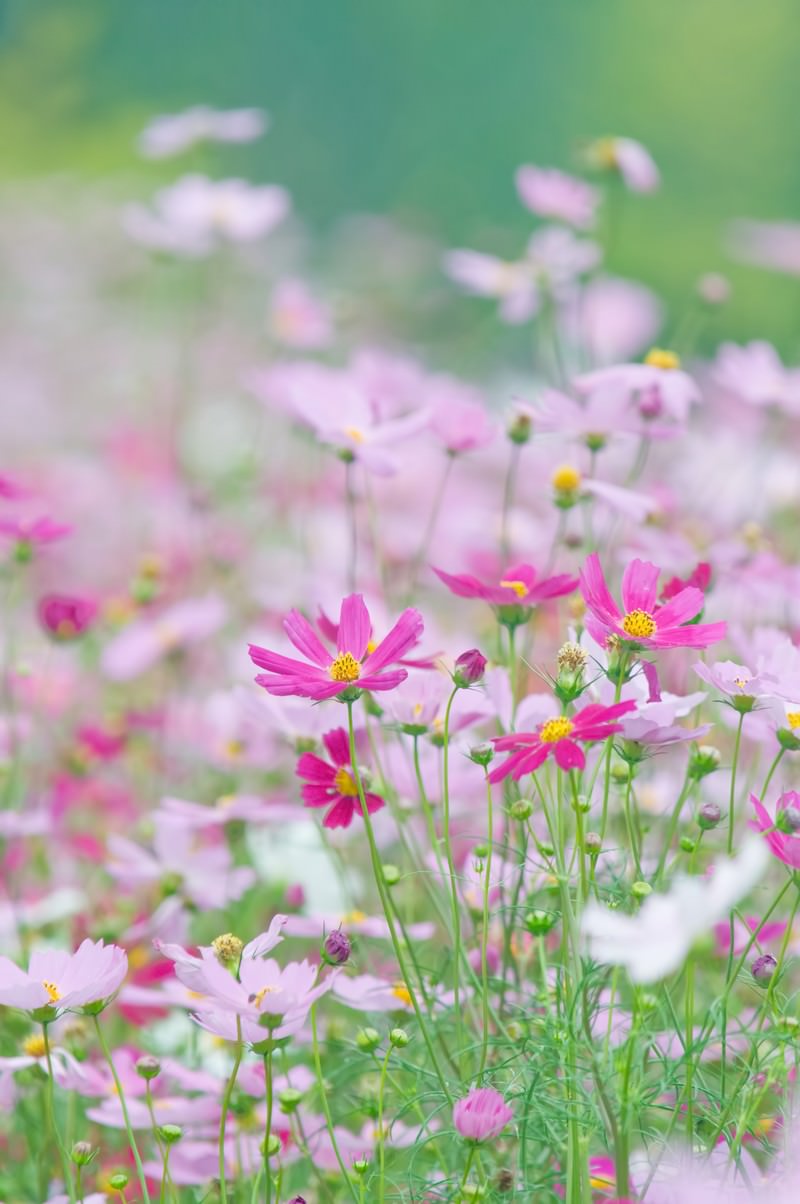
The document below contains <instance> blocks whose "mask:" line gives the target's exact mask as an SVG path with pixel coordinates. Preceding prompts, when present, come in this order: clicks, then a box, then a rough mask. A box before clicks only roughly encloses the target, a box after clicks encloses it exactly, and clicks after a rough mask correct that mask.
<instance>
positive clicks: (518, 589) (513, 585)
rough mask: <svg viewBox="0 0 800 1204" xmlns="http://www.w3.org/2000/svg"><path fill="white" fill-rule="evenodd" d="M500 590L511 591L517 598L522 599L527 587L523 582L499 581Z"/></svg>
mask: <svg viewBox="0 0 800 1204" xmlns="http://www.w3.org/2000/svg"><path fill="white" fill-rule="evenodd" d="M500 588H501V589H510V590H513V591H514V593H515V594H516V595H517V597H518V598H524V597H525V595H526V594H527V592H528V587H527V585H526V584H525V582H524V581H501V582H500Z"/></svg>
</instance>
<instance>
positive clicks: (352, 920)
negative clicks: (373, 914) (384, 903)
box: [342, 908, 367, 924]
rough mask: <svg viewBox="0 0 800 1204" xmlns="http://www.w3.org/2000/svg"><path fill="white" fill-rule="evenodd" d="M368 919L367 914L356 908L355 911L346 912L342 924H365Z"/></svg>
mask: <svg viewBox="0 0 800 1204" xmlns="http://www.w3.org/2000/svg"><path fill="white" fill-rule="evenodd" d="M366 918H367V914H366V912H364V911H359V910H358V908H356V909H355V910H354V911H346V912H345V913H344V915H343V916H342V923H343V924H363V923H364V921H365V920H366Z"/></svg>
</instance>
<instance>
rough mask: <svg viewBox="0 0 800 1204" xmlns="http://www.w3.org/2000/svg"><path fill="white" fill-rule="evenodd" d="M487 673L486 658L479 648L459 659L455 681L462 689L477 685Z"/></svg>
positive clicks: (463, 654)
mask: <svg viewBox="0 0 800 1204" xmlns="http://www.w3.org/2000/svg"><path fill="white" fill-rule="evenodd" d="M485 672H486V657H485V656H484V655H483V653H482V652H480V651H479V650H478V649H477V648H470V649H469V650H468V651H467V652H462V653H461V656H459V657H457V659H456V664H455V670H454V672H453V681H454V682H455V684H456V685H457V686H460V687H461V688H462V689H467V687H468V686H474V685H476V684H477V683H478V682H479V681H480V680H481V678H482V677H483V675H484V673H485Z"/></svg>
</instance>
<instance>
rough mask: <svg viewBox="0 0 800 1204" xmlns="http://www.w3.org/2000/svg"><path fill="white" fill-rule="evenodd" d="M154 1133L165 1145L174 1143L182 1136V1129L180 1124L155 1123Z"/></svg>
mask: <svg viewBox="0 0 800 1204" xmlns="http://www.w3.org/2000/svg"><path fill="white" fill-rule="evenodd" d="M156 1133H157V1135H158V1136H159V1137H160V1138H161V1140H162V1141H163V1142H164V1144H165V1145H174V1144H175V1142H176V1141H180V1139H181V1138H182V1137H183V1129H182V1128H181V1126H180V1125H157V1126H156Z"/></svg>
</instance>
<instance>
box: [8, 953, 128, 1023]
mask: <svg viewBox="0 0 800 1204" xmlns="http://www.w3.org/2000/svg"><path fill="white" fill-rule="evenodd" d="M127 970H128V957H127V954H126V953H125V950H124V949H120V948H119V947H118V946H117V945H105V944H103V942H102V941H97V942H94V941H90V940H86V941H84V942H83V943H82V944H81V945H80V946H79V947H78V949H77V950H76V952H75V953H65V952H62V951H61V950H56V949H47V950H43V951H42V952H40V953H33V954H31V958H30V961H29V962H28V969H27V972H26V971H24V970H20V968H19V966H16V965H15V964H14V962H12V961H10V960H9V959H8V958H7V957H0V1004H2V1005H4V1006H5V1007H12V1008H19V1009H20V1010H21V1011H24V1012H29V1013H31V1014H32V1015H34V1016H35V1017H36V1018H42V1019H46V1020H51V1019H54V1018H55V1016H56V1015H58V1014H59V1013H60V1012H67V1011H76V1010H82V1011H86V1012H89V1013H91V1014H95V1013H96V1012H100V1011H102V1009H103V1008H104V1007H106V1005H107V1004H108V1003H110V1002H111V1000H112V999H113V998H114V996H115V995H116V993H117V991H118V990H119V988H120V987H121V985H122V981H123V979H124V978H125V975H126V973H127Z"/></svg>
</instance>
